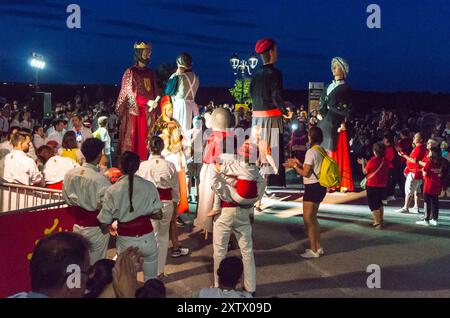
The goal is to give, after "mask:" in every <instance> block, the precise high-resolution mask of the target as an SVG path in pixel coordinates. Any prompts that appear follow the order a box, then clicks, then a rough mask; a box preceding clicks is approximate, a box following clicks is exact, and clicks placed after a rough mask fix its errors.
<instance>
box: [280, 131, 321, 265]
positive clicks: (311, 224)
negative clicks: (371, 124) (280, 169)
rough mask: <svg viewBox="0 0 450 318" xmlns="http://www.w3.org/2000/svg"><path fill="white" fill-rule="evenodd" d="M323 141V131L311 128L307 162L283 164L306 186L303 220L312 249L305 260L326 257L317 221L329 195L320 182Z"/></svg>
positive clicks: (306, 253)
mask: <svg viewBox="0 0 450 318" xmlns="http://www.w3.org/2000/svg"><path fill="white" fill-rule="evenodd" d="M322 141H323V133H322V129H321V128H319V127H311V128H310V129H309V130H308V142H309V144H310V149H309V150H308V151H307V152H306V156H305V162H303V163H301V162H300V161H299V160H298V159H297V158H289V159H288V160H287V162H286V163H284V164H283V166H284V167H285V168H292V169H294V170H295V172H296V173H298V174H299V175H300V176H302V177H303V184H304V185H305V192H304V194H303V220H304V223H305V228H306V232H307V234H308V238H309V242H310V245H311V248H309V249H306V251H305V253H303V254H301V255H300V256H301V257H303V258H318V257H320V256H322V255H324V250H323V248H322V246H321V244H320V224H319V221H318V219H317V212H318V211H319V206H320V203H321V202H322V201H323V199H324V198H325V196H326V194H327V188H325V187H323V186H322V185H321V184H320V182H319V179H320V172H321V167H322V162H323V160H324V157H325V149H324V148H323V147H322V146H321V144H322Z"/></svg>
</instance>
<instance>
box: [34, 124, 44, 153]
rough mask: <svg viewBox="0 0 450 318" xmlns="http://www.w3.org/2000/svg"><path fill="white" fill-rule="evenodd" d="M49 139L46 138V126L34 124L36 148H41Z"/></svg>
mask: <svg viewBox="0 0 450 318" xmlns="http://www.w3.org/2000/svg"><path fill="white" fill-rule="evenodd" d="M46 142H47V140H46V139H45V133H44V128H42V127H41V126H34V136H33V145H34V148H35V149H39V148H40V147H41V146H43V145H45V144H46Z"/></svg>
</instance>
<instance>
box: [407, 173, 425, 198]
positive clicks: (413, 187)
mask: <svg viewBox="0 0 450 318" xmlns="http://www.w3.org/2000/svg"><path fill="white" fill-rule="evenodd" d="M421 185H422V180H417V179H414V173H412V172H410V173H408V174H407V175H406V181H405V195H406V197H410V196H413V195H414V193H415V192H417V193H420V192H421V189H420V186H421Z"/></svg>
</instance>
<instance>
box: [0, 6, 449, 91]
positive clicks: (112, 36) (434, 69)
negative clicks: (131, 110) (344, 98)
mask: <svg viewBox="0 0 450 318" xmlns="http://www.w3.org/2000/svg"><path fill="white" fill-rule="evenodd" d="M70 3H76V4H78V5H80V7H81V29H74V30H70V29H68V28H67V27H66V19H67V17H68V15H69V14H68V13H66V7H67V5H69V4H70ZM371 3H376V4H378V5H380V7H381V26H382V27H381V29H369V28H368V27H367V26H366V19H367V17H368V15H369V13H367V12H366V8H367V6H368V5H369V4H371ZM0 30H1V31H0V81H2V82H7V81H8V82H9V81H14V82H32V81H33V71H32V69H31V67H30V66H29V65H28V57H29V54H30V52H32V51H35V52H38V53H41V54H43V55H44V56H45V57H46V60H47V64H48V66H47V68H46V69H45V70H44V71H43V72H41V75H40V81H41V82H44V83H86V84H89V83H103V84H118V83H120V80H121V77H122V74H123V71H124V70H125V69H126V68H127V67H128V66H130V64H131V63H132V45H133V43H134V42H135V41H136V40H139V39H144V40H148V41H151V42H152V43H153V56H152V62H151V67H153V68H156V67H157V66H158V65H159V64H161V63H174V61H175V58H176V56H177V55H178V54H179V53H181V52H183V51H186V52H189V53H191V55H192V56H193V59H194V70H195V71H196V72H197V73H198V74H199V76H200V80H201V85H202V86H231V85H232V83H233V72H232V70H231V67H230V65H229V58H230V56H231V54H232V53H234V52H237V53H238V54H239V55H240V56H241V57H250V56H251V55H252V54H253V50H254V44H255V41H256V40H257V39H259V38H261V37H266V36H268V37H273V38H274V39H275V40H276V41H277V42H278V43H279V63H278V67H279V68H280V69H281V70H282V72H283V73H284V83H285V87H286V88H297V89H306V88H307V85H308V82H309V81H325V82H329V81H330V80H331V74H330V60H331V58H332V57H333V56H342V57H344V58H346V59H347V60H348V61H349V63H350V77H349V81H350V83H351V84H352V86H353V87H354V88H355V89H358V90H371V91H412V90H414V91H432V92H450V63H449V58H450V1H448V0H429V1H417V0H414V1H407V0H395V1H392V0H388V1H386V0H383V1H380V0H372V1H363V0H334V1H328V0H320V1H318V0H310V1H305V0H292V1H283V0H279V1H273V0H259V1H255V0H220V1H218V0H204V1H194V0H185V1H181V0H178V1H176V0H168V1H164V0H147V1H143V0H127V1H104V0H95V1H93V0H89V1H80V0H72V1H57V0H54V1H52V0H39V1H37V0H21V1H19V0H14V1H9V0H8V1H7V0H0Z"/></svg>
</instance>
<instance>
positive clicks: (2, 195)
mask: <svg viewBox="0 0 450 318" xmlns="http://www.w3.org/2000/svg"><path fill="white" fill-rule="evenodd" d="M0 199H1V203H2V204H1V206H0V212H27V211H35V210H42V209H50V208H55V207H60V206H62V205H65V204H66V203H65V201H64V198H63V195H62V191H61V190H53V189H47V188H40V187H32V186H26V185H21V184H15V183H6V182H1V181H0Z"/></svg>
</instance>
